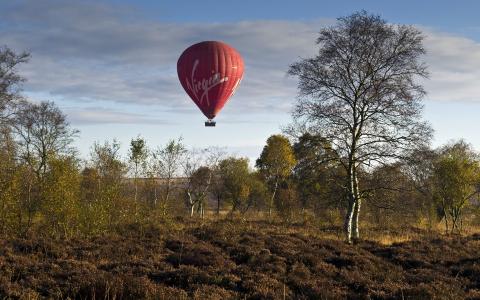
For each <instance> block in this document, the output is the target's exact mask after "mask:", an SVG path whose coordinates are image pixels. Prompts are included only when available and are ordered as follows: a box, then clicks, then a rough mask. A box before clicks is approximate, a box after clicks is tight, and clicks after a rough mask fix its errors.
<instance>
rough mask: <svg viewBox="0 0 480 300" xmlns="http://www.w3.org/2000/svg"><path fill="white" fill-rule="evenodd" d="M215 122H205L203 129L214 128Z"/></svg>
mask: <svg viewBox="0 0 480 300" xmlns="http://www.w3.org/2000/svg"><path fill="white" fill-rule="evenodd" d="M215 124H216V122H215V121H213V120H208V121H205V127H215Z"/></svg>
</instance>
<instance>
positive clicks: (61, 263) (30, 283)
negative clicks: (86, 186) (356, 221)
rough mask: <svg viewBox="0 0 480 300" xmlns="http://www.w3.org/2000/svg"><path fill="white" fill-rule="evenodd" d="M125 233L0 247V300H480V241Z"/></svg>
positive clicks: (202, 229) (296, 233)
mask: <svg viewBox="0 0 480 300" xmlns="http://www.w3.org/2000/svg"><path fill="white" fill-rule="evenodd" d="M122 232H123V233H122V234H112V235H109V236H103V237H96V238H88V239H71V240H51V239H48V238H34V237H32V238H29V239H18V238H17V239H3V240H1V241H0V299H3V298H7V299H8V298H13V299H18V298H24V299H35V298H54V299H65V298H73V299H90V298H96V299H143V298H147V299H150V298H153V299H191V298H193V299H284V298H286V299H345V298H347V299H480V235H473V236H469V237H459V236H458V237H449V238H443V237H442V238H423V239H421V240H418V241H411V242H405V243H399V244H393V245H391V246H382V245H379V244H377V243H374V242H361V243H360V244H358V245H346V244H345V243H343V242H341V241H337V240H330V239H324V238H321V237H318V236H313V235H311V234H307V232H303V231H302V230H295V229H291V228H284V230H281V229H279V228H274V227H269V225H268V224H254V225H252V224H248V225H245V224H237V223H234V222H227V221H225V222H219V223H212V224H209V225H204V226H201V225H196V226H189V227H188V228H186V229H182V230H173V229H171V230H166V229H158V228H150V229H147V230H139V229H135V228H133V229H132V228H129V229H124V230H123V231H122ZM282 232H283V233H282Z"/></svg>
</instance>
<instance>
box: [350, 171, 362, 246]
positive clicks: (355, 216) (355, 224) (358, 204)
mask: <svg viewBox="0 0 480 300" xmlns="http://www.w3.org/2000/svg"><path fill="white" fill-rule="evenodd" d="M354 187H355V189H354V197H355V205H354V206H353V220H352V234H353V239H354V240H358V239H360V229H359V224H358V220H359V216H360V207H361V204H362V199H360V193H359V189H358V177H357V176H356V174H355V181H354Z"/></svg>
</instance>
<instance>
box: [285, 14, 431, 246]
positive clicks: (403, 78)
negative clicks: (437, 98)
mask: <svg viewBox="0 0 480 300" xmlns="http://www.w3.org/2000/svg"><path fill="white" fill-rule="evenodd" d="M422 41H423V36H422V34H421V32H420V31H418V30H417V29H415V28H413V27H412V26H403V25H391V24H387V22H386V21H385V20H383V19H381V18H380V17H379V16H375V15H370V14H368V13H366V12H365V11H363V12H359V13H354V14H352V15H350V16H348V17H344V18H339V19H338V23H337V24H336V25H334V26H332V27H328V28H324V29H322V30H321V32H320V36H319V38H318V39H317V43H318V44H319V45H320V49H319V53H318V55H317V56H315V57H314V58H309V59H302V60H301V61H299V62H297V63H294V64H293V65H291V66H290V69H289V74H290V75H294V76H297V77H298V79H299V84H298V88H299V97H298V103H297V105H296V109H295V111H294V114H293V116H294V119H296V121H297V122H300V123H303V124H306V127H307V129H308V131H311V132H314V133H315V134H319V135H320V136H323V137H325V138H326V139H327V140H328V141H329V142H330V143H331V144H332V147H333V148H334V149H335V151H336V152H337V153H338V155H339V160H338V162H339V163H340V164H341V165H342V166H343V167H344V168H345V170H346V173H347V176H346V178H345V180H346V182H347V195H348V197H347V198H348V199H347V201H348V210H347V214H346V216H345V224H344V228H345V234H346V240H347V242H348V243H351V242H352V238H353V239H358V238H359V228H358V218H359V215H360V208H361V203H362V190H361V187H360V186H359V184H358V171H359V170H360V168H369V167H371V166H374V165H376V164H379V163H380V164H381V163H385V162H386V161H391V160H392V159H397V158H401V157H403V153H405V152H407V151H409V150H411V149H412V148H416V147H418V146H420V145H423V144H425V143H426V142H427V141H428V140H429V137H430V136H431V129H430V127H429V126H428V124H427V123H425V122H422V121H421V120H420V117H421V111H422V107H423V106H422V104H421V99H422V97H423V96H424V94H425V91H424V89H423V87H422V86H421V85H420V84H418V83H417V82H416V79H417V78H422V77H427V75H428V74H427V71H426V66H425V65H424V64H423V63H422V62H421V61H420V57H421V56H422V55H423V54H424V53H425V50H424V48H423V45H422Z"/></svg>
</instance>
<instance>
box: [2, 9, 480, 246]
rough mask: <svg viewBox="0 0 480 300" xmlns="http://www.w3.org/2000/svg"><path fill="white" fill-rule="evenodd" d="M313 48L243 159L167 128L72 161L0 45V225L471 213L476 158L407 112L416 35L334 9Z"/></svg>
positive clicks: (417, 74) (10, 228)
mask: <svg viewBox="0 0 480 300" xmlns="http://www.w3.org/2000/svg"><path fill="white" fill-rule="evenodd" d="M317 43H318V45H319V51H318V54H317V55H316V56H315V57H313V58H307V59H302V60H300V61H299V62H296V63H294V64H292V65H291V67H290V69H289V72H288V73H289V74H290V75H292V76H295V77H297V78H298V90H299V95H298V98H297V102H296V107H295V110H294V112H293V119H294V122H293V123H292V125H291V126H289V127H288V128H285V130H284V133H283V134H276V135H272V136H270V137H269V138H268V139H267V141H266V143H265V146H264V148H263V150H262V152H261V154H260V156H259V158H258V159H257V160H256V161H255V168H251V167H250V164H249V161H248V159H247V158H241V157H232V156H228V155H227V154H226V153H225V151H224V150H223V149H220V148H215V147H210V148H207V149H189V148H188V147H187V146H186V145H185V144H184V143H183V140H182V139H181V138H177V139H172V140H170V141H169V142H168V143H167V144H165V145H163V146H160V147H157V148H154V149H150V148H149V146H148V142H147V141H146V140H145V139H143V138H142V137H140V136H138V137H136V138H133V139H132V140H131V143H130V145H129V152H128V157H127V158H122V157H121V155H120V144H119V143H118V142H117V141H115V140H113V141H106V142H104V143H99V142H96V143H95V144H94V145H93V146H92V148H91V153H90V155H89V158H88V159H87V160H86V161H82V160H81V159H80V158H79V155H78V153H77V152H76V150H75V148H74V147H73V146H72V145H73V144H72V143H73V141H74V139H75V138H76V137H77V136H78V131H77V130H75V129H73V128H72V127H71V126H70V124H69V123H68V120H67V118H66V116H65V114H64V113H63V112H62V111H61V110H60V109H59V108H58V107H57V106H56V105H55V104H54V103H53V102H41V103H33V102H30V101H28V100H26V99H25V98H24V97H23V96H22V95H21V85H22V82H23V80H24V79H23V78H22V77H21V76H19V75H18V66H19V65H21V64H23V63H26V62H27V61H28V59H29V54H28V53H20V54H17V53H15V52H14V51H12V50H11V49H9V48H8V47H3V48H1V49H0V161H1V164H0V232H1V233H4V234H23V235H24V234H27V233H28V232H30V231H32V230H35V229H44V230H45V232H48V233H51V234H53V235H57V236H74V235H77V234H86V235H88V234H98V233H102V232H107V231H110V230H115V228H117V227H118V226H120V225H123V224H132V223H139V224H143V223H149V222H159V221H165V220H168V219H172V217H175V216H185V217H199V218H205V216H206V215H207V214H213V215H217V216H223V217H225V216H226V217H234V216H240V217H242V218H246V217H247V216H252V215H255V216H260V217H262V218H264V219H266V220H275V219H281V220H282V221H284V222H318V223H323V224H331V225H335V226H336V225H338V224H340V223H343V228H344V232H345V239H346V241H347V242H349V243H351V242H354V241H355V240H356V239H358V238H360V226H361V224H362V222H363V223H369V224H376V225H379V226H381V227H382V228H386V227H389V226H401V225H409V226H412V225H422V226H428V227H431V228H433V227H436V226H437V224H439V223H440V222H442V223H443V226H444V228H445V231H446V232H459V231H461V230H462V228H463V227H464V225H465V222H469V223H472V222H478V216H477V215H478V205H479V199H478V197H479V193H478V191H479V183H480V177H479V176H480V175H479V174H480V172H479V171H480V170H479V157H478V154H477V153H476V152H475V151H474V149H473V148H472V147H471V146H470V145H469V144H468V143H466V142H465V141H463V140H458V141H453V142H451V143H449V144H447V145H444V146H442V147H439V148H437V149H432V148H431V146H430V140H431V137H432V129H431V128H430V126H429V125H428V123H426V122H425V121H423V120H422V119H421V113H422V102H421V100H422V97H423V96H424V95H425V91H424V90H423V87H422V86H421V85H420V84H418V79H419V78H426V77H427V76H428V72H427V67H426V65H424V63H423V62H422V60H421V57H422V55H423V54H424V53H425V50H424V48H423V44H422V43H423V36H422V33H421V32H420V31H419V30H417V29H415V28H414V27H412V26H404V25H392V24H389V23H387V22H386V21H385V20H383V19H381V18H380V17H379V16H375V15H370V14H368V13H366V12H358V13H354V14H352V15H350V16H348V17H344V18H339V19H338V22H337V24H335V25H333V26H331V27H326V28H324V29H322V31H321V32H320V35H319V38H318V40H317Z"/></svg>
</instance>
